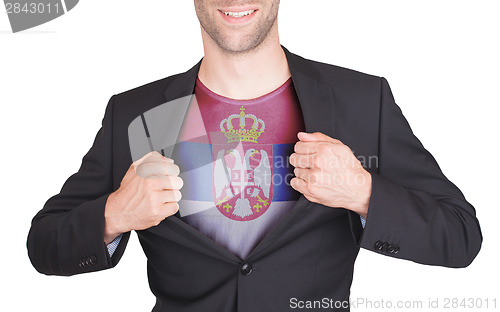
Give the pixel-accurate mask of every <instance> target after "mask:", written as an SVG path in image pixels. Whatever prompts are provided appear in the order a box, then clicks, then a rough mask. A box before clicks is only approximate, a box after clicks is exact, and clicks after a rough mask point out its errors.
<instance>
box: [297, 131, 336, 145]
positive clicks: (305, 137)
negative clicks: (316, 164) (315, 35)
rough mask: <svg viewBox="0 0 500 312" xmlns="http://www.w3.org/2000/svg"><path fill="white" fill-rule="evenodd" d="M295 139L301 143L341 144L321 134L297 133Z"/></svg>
mask: <svg viewBox="0 0 500 312" xmlns="http://www.w3.org/2000/svg"><path fill="white" fill-rule="evenodd" d="M297 137H298V138H299V140H301V141H306V142H331V143H341V142H340V141H339V140H337V139H334V138H332V137H329V136H327V135H326V134H323V133H321V132H314V133H307V132H299V133H298V134H297Z"/></svg>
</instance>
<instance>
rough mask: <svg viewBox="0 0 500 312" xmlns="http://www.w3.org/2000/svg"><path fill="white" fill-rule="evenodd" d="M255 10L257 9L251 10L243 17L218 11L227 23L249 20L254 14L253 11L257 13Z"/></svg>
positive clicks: (239, 22) (241, 22) (242, 22)
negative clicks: (250, 12)
mask: <svg viewBox="0 0 500 312" xmlns="http://www.w3.org/2000/svg"><path fill="white" fill-rule="evenodd" d="M257 11H258V10H255V11H253V12H252V14H248V15H246V16H243V17H232V16H229V15H226V14H224V13H222V12H221V11H219V13H220V14H221V15H222V19H223V20H224V21H225V22H227V23H229V24H244V23H246V22H248V21H249V20H251V19H252V18H253V17H254V16H255V13H257Z"/></svg>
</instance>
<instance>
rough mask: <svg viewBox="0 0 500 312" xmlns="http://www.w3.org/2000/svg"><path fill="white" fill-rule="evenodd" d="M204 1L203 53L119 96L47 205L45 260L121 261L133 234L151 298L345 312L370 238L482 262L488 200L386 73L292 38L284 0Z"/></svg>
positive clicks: (77, 264)
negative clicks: (320, 58)
mask: <svg viewBox="0 0 500 312" xmlns="http://www.w3.org/2000/svg"><path fill="white" fill-rule="evenodd" d="M194 4H195V9H196V13H197V16H198V19H199V21H200V25H201V33H202V39H203V46H204V57H203V59H202V60H201V61H200V62H198V64H196V65H195V66H194V67H193V68H191V69H190V70H188V71H187V72H185V73H182V74H178V75H175V76H171V77H167V78H164V79H162V80H158V81H155V82H152V83H149V84H146V85H144V86H141V87H138V88H135V89H132V90H129V91H127V92H123V93H120V94H116V95H114V96H113V97H111V99H110V101H109V103H108V105H107V107H106V112H105V115H104V118H103V121H102V127H101V129H100V130H99V132H98V133H97V136H96V139H95V141H94V143H93V145H92V147H91V148H90V150H89V152H88V153H87V154H86V155H85V156H84V158H83V161H82V165H81V167H80V169H79V170H78V172H77V173H75V174H74V175H72V176H71V177H69V178H68V180H67V181H66V182H65V184H64V186H63V188H62V189H61V192H60V193H59V194H57V195H55V196H53V197H51V198H50V199H49V200H48V201H47V202H46V204H45V205H44V207H43V209H42V210H41V211H40V212H39V213H38V214H37V215H36V216H35V217H34V219H33V222H32V226H31V230H30V233H29V235H28V242H27V245H28V252H29V257H30V259H31V261H32V263H33V265H34V267H35V268H36V269H37V270H38V271H39V272H41V273H44V274H50V275H74V274H80V273H86V272H92V271H97V270H103V269H108V268H112V267H114V266H115V265H116V264H117V263H118V262H119V260H120V258H121V256H122V255H123V253H124V250H125V247H126V244H127V241H128V239H129V236H130V232H131V231H132V230H134V231H136V232H137V234H138V237H139V240H140V242H141V245H142V248H143V250H144V252H145V254H146V256H147V258H148V278H149V283H150V287H151V290H152V292H153V293H154V295H155V296H156V298H157V301H156V305H155V306H154V308H153V311H288V310H294V308H296V303H297V300H299V301H300V302H312V303H317V302H319V303H321V305H314V306H313V307H312V308H313V309H314V308H316V309H318V310H324V309H325V308H327V309H329V310H339V311H340V310H342V311H348V310H349V304H348V300H349V291H350V285H351V282H352V274H353V266H354V262H355V259H356V256H357V254H358V251H359V248H360V247H363V248H365V249H368V250H372V251H374V252H377V253H380V254H382V255H386V256H390V257H395V258H400V259H406V260H411V261H414V262H417V263H422V264H430V265H441V266H447V267H466V266H468V265H469V264H470V263H471V262H472V261H473V259H474V258H475V256H476V255H477V253H478V252H479V249H480V247H481V242H482V236H481V230H480V226H479V223H478V220H477V219H476V217H475V210H474V208H473V207H472V205H471V204H469V203H468V202H467V201H466V200H465V198H464V196H463V195H462V193H461V192H460V190H459V189H458V188H457V187H456V186H455V185H454V184H453V183H451V182H450V181H449V180H448V179H447V178H446V177H445V176H444V175H443V173H442V172H441V170H440V168H439V166H438V165H437V163H436V161H435V160H434V158H433V157H432V155H431V154H430V153H429V152H428V151H427V150H426V149H425V148H424V147H423V146H422V144H421V143H420V141H419V140H418V139H417V138H416V137H415V136H414V135H413V133H412V131H411V129H410V127H409V125H408V123H407V122H406V120H405V118H404V117H403V115H402V113H401V111H400V109H399V108H398V106H397V105H396V104H395V102H394V99H393V96H392V93H391V90H390V88H389V84H388V82H387V81H386V80H385V79H384V78H381V77H377V76H372V75H368V74H363V73H359V72H356V71H353V70H349V69H345V68H341V67H337V66H333V65H328V64H323V63H318V62H314V61H311V60H306V59H304V58H301V57H300V56H297V55H295V54H293V53H291V52H289V51H288V50H287V49H286V48H284V47H283V46H281V45H280V41H279V35H278V24H277V16H278V7H279V0H267V1H266V0H261V1H258V0H255V1H253V0H250V1H224V0H220V1H211V0H195V1H194ZM372 160H374V161H372ZM325 298H326V299H327V300H325ZM325 304H326V305H327V306H325Z"/></svg>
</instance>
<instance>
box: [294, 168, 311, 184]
mask: <svg viewBox="0 0 500 312" xmlns="http://www.w3.org/2000/svg"><path fill="white" fill-rule="evenodd" d="M309 171H310V169H304V168H298V167H297V168H295V169H293V174H294V175H295V176H296V177H297V178H300V179H301V180H304V181H309Z"/></svg>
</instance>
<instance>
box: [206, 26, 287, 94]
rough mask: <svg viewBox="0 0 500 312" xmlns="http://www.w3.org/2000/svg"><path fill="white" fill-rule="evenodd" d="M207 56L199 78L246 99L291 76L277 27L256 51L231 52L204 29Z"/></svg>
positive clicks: (220, 91) (216, 89)
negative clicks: (219, 44) (225, 49)
mask: <svg viewBox="0 0 500 312" xmlns="http://www.w3.org/2000/svg"><path fill="white" fill-rule="evenodd" d="M202 37H203V46H204V51H205V56H204V57H203V60H202V62H201V67H200V70H199V72H198V77H199V78H200V80H201V81H202V82H203V84H204V85H205V86H206V87H207V88H209V89H210V90H211V91H212V92H214V93H217V94H219V95H222V96H225V97H228V98H232V99H238V100H240V99H241V100H244V99H253V98H256V97H259V96H262V95H264V94H267V93H269V92H271V91H273V90H275V89H277V88H278V87H279V86H281V85H282V84H283V83H284V82H285V81H286V80H287V79H288V78H290V75H291V74H290V70H289V69H288V62H287V59H286V55H285V52H284V51H283V49H282V48H281V45H280V43H279V38H278V32H277V29H276V30H275V31H272V32H271V33H269V35H268V36H267V38H266V39H265V40H264V41H263V42H262V43H261V44H260V45H259V46H258V47H257V48H255V49H254V50H252V51H248V52H244V53H229V52H227V51H224V50H223V49H221V48H220V47H219V46H218V45H217V44H216V43H215V42H214V41H213V40H212V39H211V38H210V37H209V36H208V34H206V33H204V31H203V30H202Z"/></svg>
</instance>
